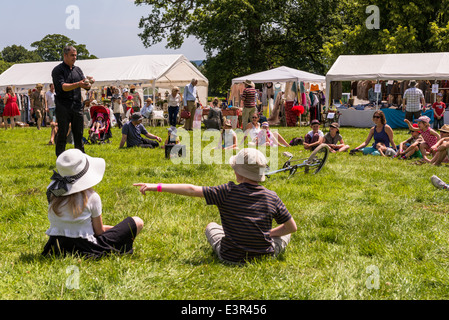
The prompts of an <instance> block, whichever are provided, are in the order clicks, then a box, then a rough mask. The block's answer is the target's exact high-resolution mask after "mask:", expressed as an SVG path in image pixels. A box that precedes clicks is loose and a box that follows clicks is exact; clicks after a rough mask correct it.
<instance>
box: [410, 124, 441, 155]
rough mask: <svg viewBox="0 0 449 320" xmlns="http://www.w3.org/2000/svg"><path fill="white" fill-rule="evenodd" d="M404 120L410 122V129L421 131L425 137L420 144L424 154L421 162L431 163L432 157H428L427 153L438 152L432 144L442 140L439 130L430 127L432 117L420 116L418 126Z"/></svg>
mask: <svg viewBox="0 0 449 320" xmlns="http://www.w3.org/2000/svg"><path fill="white" fill-rule="evenodd" d="M404 122H406V123H407V124H408V128H409V129H410V131H421V137H422V138H423V142H422V143H420V144H419V150H420V151H421V154H422V156H423V158H422V160H421V161H420V163H424V162H427V163H430V159H429V158H427V155H431V154H433V155H434V153H435V152H436V151H435V150H432V149H431V148H432V146H433V145H435V143H437V142H438V140H440V135H439V134H438V132H436V131H435V130H433V129H431V128H430V118H429V117H428V116H421V117H419V118H418V120H417V122H418V128H415V127H413V125H412V123H411V122H410V121H409V120H407V119H404Z"/></svg>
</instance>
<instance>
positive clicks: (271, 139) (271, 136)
mask: <svg viewBox="0 0 449 320" xmlns="http://www.w3.org/2000/svg"><path fill="white" fill-rule="evenodd" d="M254 144H255V145H258V146H262V145H265V146H269V147H277V146H279V145H281V146H283V147H290V145H289V144H288V142H287V141H285V139H284V137H282V136H281V134H280V133H278V132H273V131H271V130H270V129H269V125H268V122H266V121H265V122H262V130H260V131H259V133H258V134H257V136H256V138H255V139H254Z"/></svg>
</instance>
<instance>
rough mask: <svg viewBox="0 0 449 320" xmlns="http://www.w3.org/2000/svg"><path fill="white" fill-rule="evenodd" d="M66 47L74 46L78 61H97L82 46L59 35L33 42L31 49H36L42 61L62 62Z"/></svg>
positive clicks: (49, 35)
mask: <svg viewBox="0 0 449 320" xmlns="http://www.w3.org/2000/svg"><path fill="white" fill-rule="evenodd" d="M66 46H74V47H75V48H76V51H77V54H78V57H77V59H78V60H85V59H97V57H96V56H94V55H91V54H90V53H89V51H88V50H87V48H86V45H84V44H77V43H76V42H75V41H74V40H72V39H70V38H68V37H66V36H64V35H61V34H48V35H46V36H45V37H44V38H42V40H40V41H35V42H33V43H32V44H31V47H33V48H36V53H37V54H38V55H39V56H40V57H41V58H42V60H44V61H62V60H63V50H64V47H66Z"/></svg>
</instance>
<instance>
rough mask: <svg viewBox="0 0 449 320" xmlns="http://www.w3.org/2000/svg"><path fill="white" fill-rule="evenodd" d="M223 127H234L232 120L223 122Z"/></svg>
mask: <svg viewBox="0 0 449 320" xmlns="http://www.w3.org/2000/svg"><path fill="white" fill-rule="evenodd" d="M223 127H232V123H231V120H229V119H227V120H226V121H225V122H224V123H223Z"/></svg>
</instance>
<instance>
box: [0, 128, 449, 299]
mask: <svg viewBox="0 0 449 320" xmlns="http://www.w3.org/2000/svg"><path fill="white" fill-rule="evenodd" d="M273 129H279V132H280V133H281V134H282V135H283V136H284V138H285V139H286V140H287V141H290V140H291V139H292V138H294V137H297V136H303V135H304V134H305V133H307V132H308V131H309V130H310V128H309V127H301V128H273ZM149 131H150V132H152V133H155V134H157V135H159V136H161V137H164V138H165V136H166V134H167V128H164V127H156V128H149ZM340 132H341V134H342V135H343V138H344V140H345V142H346V143H348V144H350V145H351V146H355V145H358V144H360V143H361V142H362V141H364V140H365V138H366V136H367V133H368V129H355V128H341V130H340ZM394 133H395V141H396V143H399V142H400V141H403V140H405V139H406V138H407V137H408V136H409V135H408V133H407V130H394ZM86 134H87V133H85V135H86ZM112 134H113V138H112V139H111V140H112V143H111V144H104V145H86V152H87V154H89V155H91V156H94V157H102V158H104V159H105V160H106V172H105V176H104V179H103V181H102V182H101V183H100V184H99V185H98V186H96V187H95V189H96V191H97V192H98V193H99V194H100V196H101V199H102V203H103V221H104V222H105V223H106V224H116V223H118V222H120V221H121V220H122V219H123V218H125V217H126V216H134V215H137V216H139V217H141V218H142V219H143V220H144V222H145V226H144V229H143V230H142V233H141V234H139V235H138V236H137V238H136V241H135V243H134V247H135V252H134V254H133V255H130V256H115V255H113V256H110V257H106V258H104V259H101V260H99V261H90V260H86V259H80V258H79V257H77V256H68V257H66V258H43V257H41V256H40V252H41V250H42V248H43V246H44V244H45V242H46V241H47V236H46V235H45V230H46V229H47V228H48V226H49V222H48V219H47V203H46V197H45V189H46V187H47V185H48V183H49V178H50V176H51V175H52V170H53V169H54V165H55V160H56V157H55V154H54V146H48V145H46V143H47V142H48V139H49V137H50V129H49V128H42V130H40V131H37V130H36V128H16V129H15V130H13V131H11V130H6V131H5V130H4V129H2V130H0V146H1V150H2V153H1V155H0V172H1V174H0V233H1V235H2V239H3V244H2V246H1V249H0V255H1V257H2V259H1V261H0V277H1V279H2V280H1V281H0V296H1V297H2V298H3V299H5V300H11V299H26V300H39V299H42V300H59V299H60V300H75V299H76V300H97V299H98V300H112V299H117V300H128V299H133V300H134V299H136V300H140V299H152V300H160V299H163V300H169V299H176V300H186V299H187V300H211V299H212V300H214V299H221V300H233V299H244V300H270V299H272V300H284V299H285V300H287V299H293V300H302V299H318V300H319V299H326V300H327V299H357V300H358V299H366V300H371V299H376V300H377V299H388V300H396V299H401V300H410V299H414V300H415V299H421V300H427V299H435V300H436V299H447V298H448V297H449V290H448V288H449V274H448V272H447V266H448V263H447V260H448V256H449V249H448V248H449V231H448V230H449V219H448V216H447V215H448V213H449V210H448V208H447V202H448V201H449V193H447V192H445V191H442V190H438V189H436V188H434V187H433V186H432V185H431V183H430V181H429V178H430V176H431V175H433V174H436V175H438V176H440V177H441V178H443V179H445V180H447V179H449V176H448V175H447V168H446V167H445V166H442V167H432V166H429V165H422V166H412V165H411V164H410V163H411V162H410V161H399V160H395V159H394V160H392V159H388V158H382V157H376V156H362V155H360V154H359V155H355V156H350V155H349V154H348V153H344V154H330V156H329V159H328V163H327V164H326V166H325V167H324V168H323V170H322V171H321V172H320V173H319V174H317V175H305V174H304V173H301V172H298V173H297V174H296V175H295V176H294V177H292V178H290V179H288V180H287V179H286V175H282V174H279V175H275V176H273V177H271V178H269V179H267V181H266V182H264V183H263V185H264V186H265V187H267V188H269V189H271V190H274V191H275V192H276V193H277V194H278V195H279V196H280V198H281V199H282V200H283V201H284V203H285V205H286V206H287V208H288V209H289V211H290V212H291V213H292V215H293V216H294V218H295V220H296V223H297V225H298V231H297V232H296V233H294V234H293V235H292V240H291V243H290V244H289V246H288V247H287V250H286V252H285V254H283V255H282V256H281V257H280V258H279V259H276V260H272V259H265V260H261V261H257V262H255V263H251V264H247V265H245V266H243V267H235V266H228V265H225V264H222V263H221V262H220V261H219V260H218V259H217V257H216V256H215V255H214V254H213V252H212V249H211V248H210V246H209V244H208V243H207V240H206V239H205V236H204V228H205V226H206V225H207V224H208V223H209V222H211V221H216V222H218V223H220V218H219V215H218V210H217V209H216V208H215V207H211V206H207V205H205V201H204V199H200V198H189V197H182V196H175V195H172V194H166V193H152V194H148V195H147V196H142V195H141V194H140V193H139V192H138V191H137V189H136V188H135V187H133V186H132V184H133V183H135V182H155V183H157V182H162V183H180V182H183V183H192V184H197V185H217V184H221V183H226V182H228V181H230V180H234V181H235V179H234V176H233V171H232V169H231V168H230V166H229V165H226V164H223V165H205V164H179V165H175V164H173V163H172V162H171V161H169V160H165V159H164V151H163V150H162V149H154V150H150V149H139V148H136V149H118V144H119V141H120V131H119V129H117V128H112ZM207 143H208V142H203V147H204V146H205V144H207ZM68 147H69V148H70V147H72V146H71V145H68ZM284 150H285V149H284V148H280V149H279V150H277V152H278V155H279V159H280V161H279V166H281V165H282V159H283V157H282V152H283V151H284ZM289 151H290V152H292V153H293V154H294V155H296V156H298V157H307V155H308V154H309V152H307V151H305V150H304V149H303V147H301V146H297V147H292V148H290V150H289ZM70 266H75V267H77V268H78V269H79V280H80V281H79V285H80V287H79V289H69V288H68V287H67V286H66V281H67V279H68V277H69V275H68V274H67V273H66V270H67V268H68V267H70ZM370 266H376V267H377V268H378V270H379V288H378V289H374V288H371V289H370V288H368V287H367V285H366V283H367V280H368V278H369V277H370V275H371V273H369V272H367V268H368V267H370Z"/></svg>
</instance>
